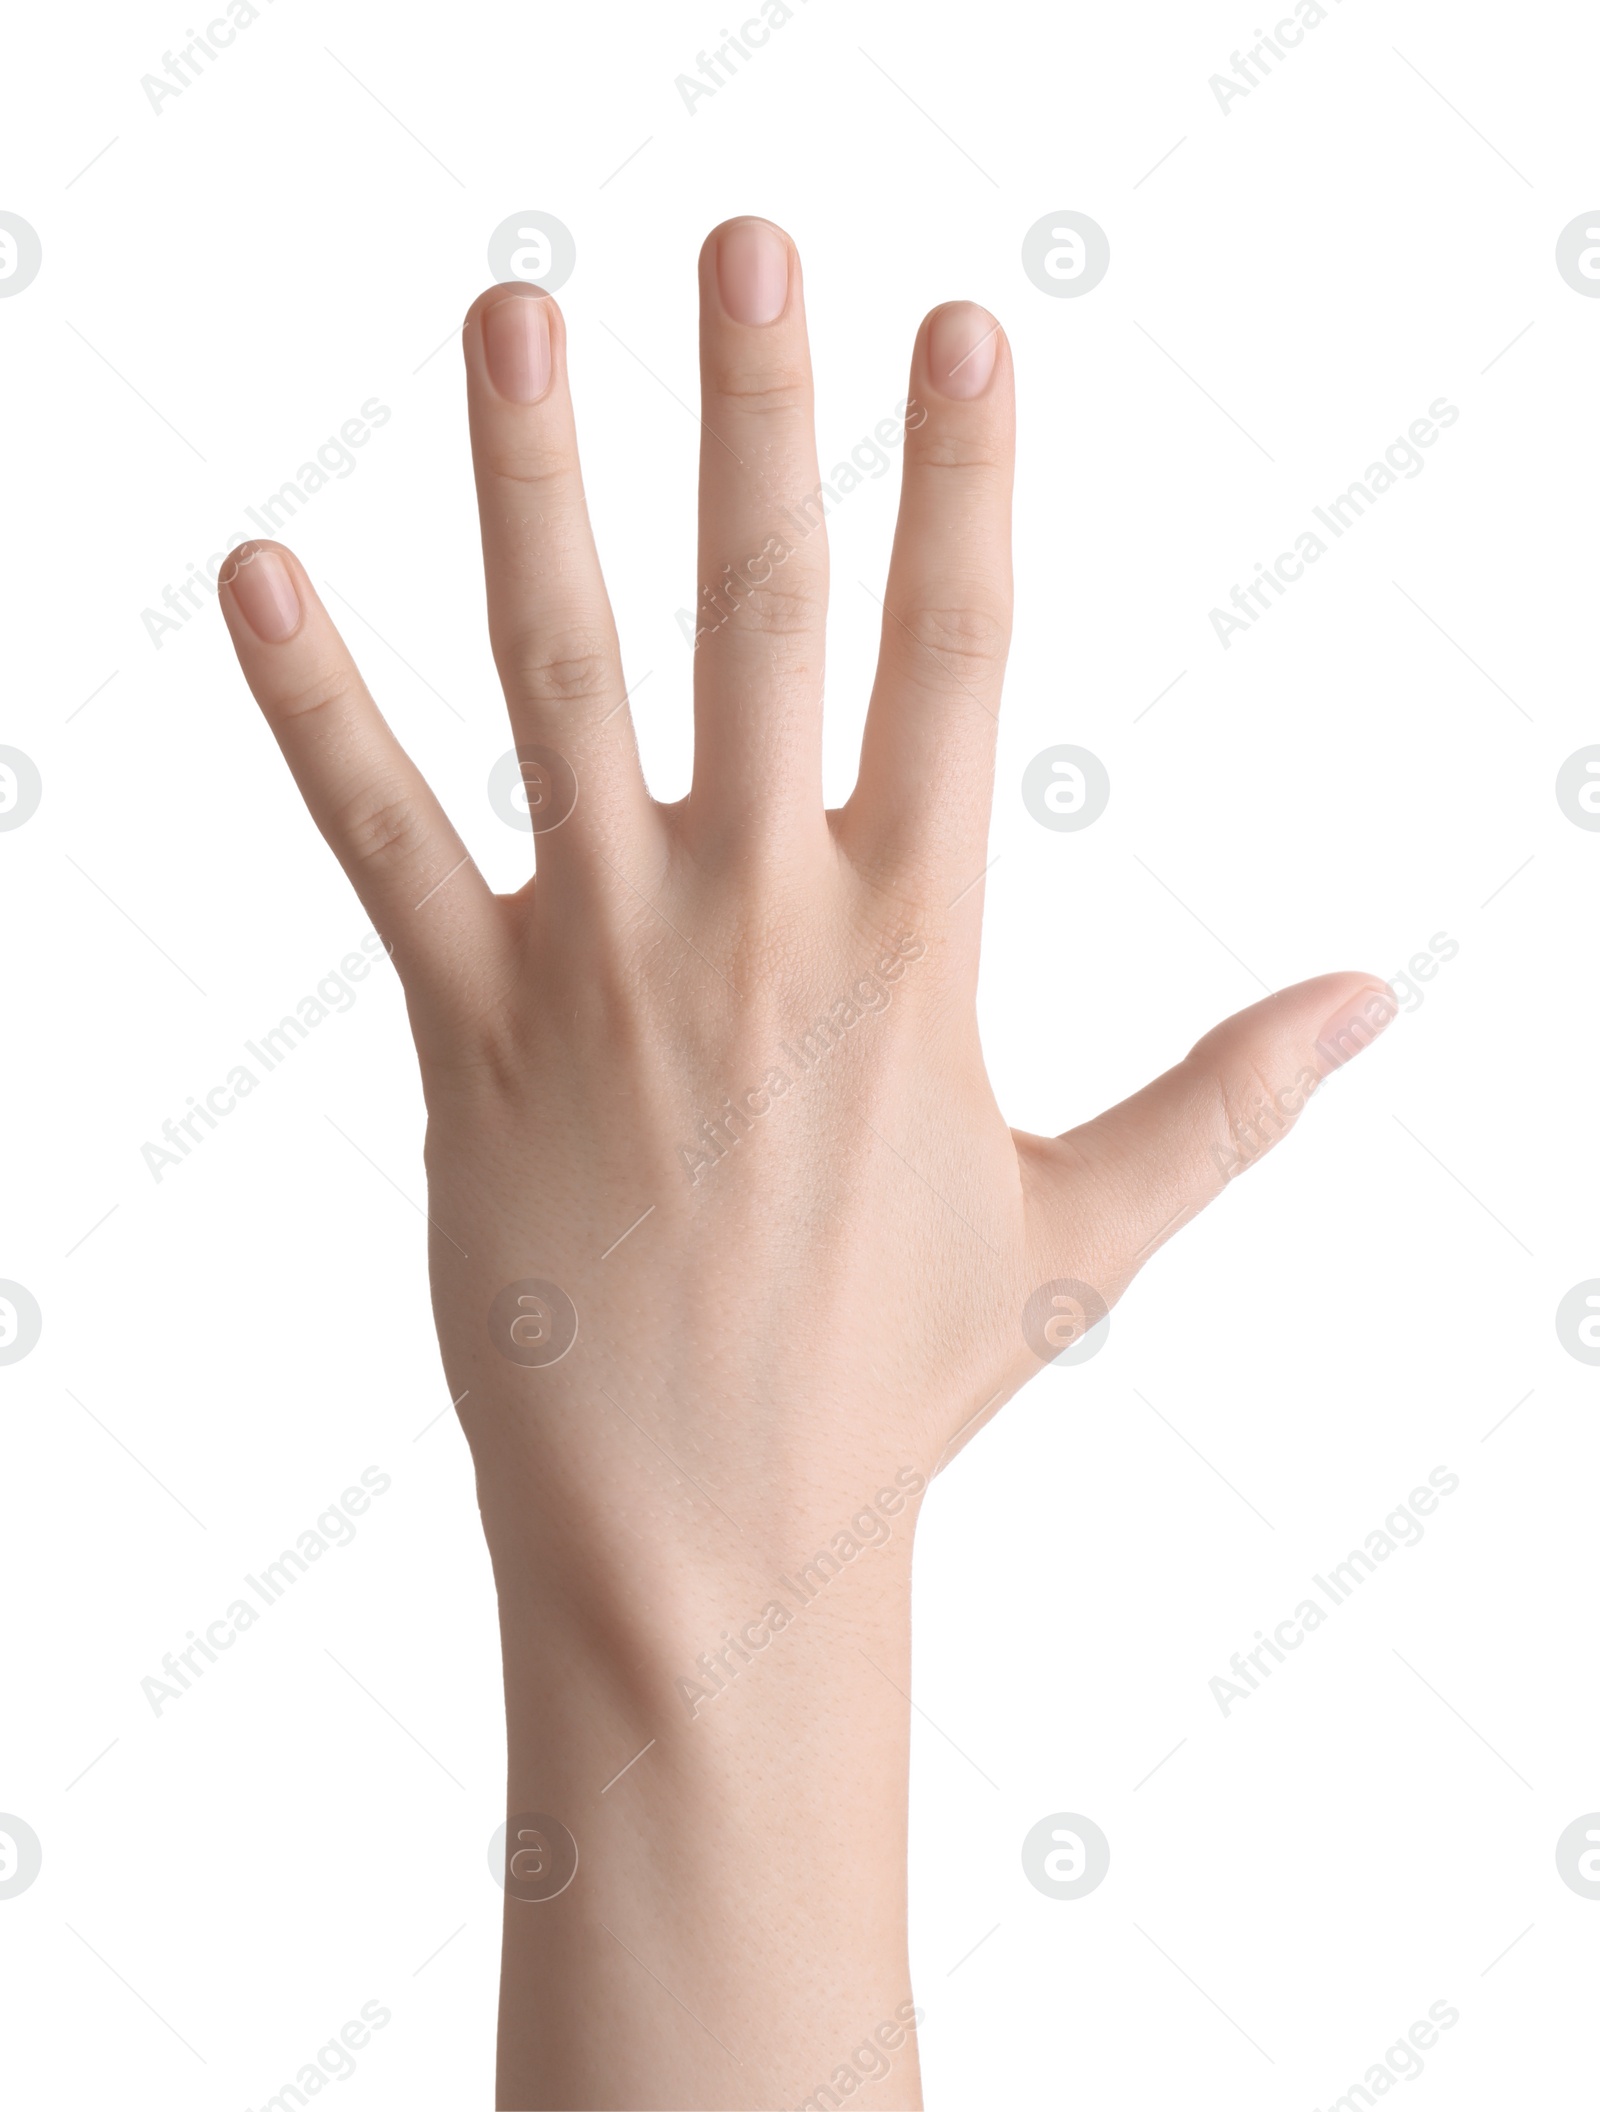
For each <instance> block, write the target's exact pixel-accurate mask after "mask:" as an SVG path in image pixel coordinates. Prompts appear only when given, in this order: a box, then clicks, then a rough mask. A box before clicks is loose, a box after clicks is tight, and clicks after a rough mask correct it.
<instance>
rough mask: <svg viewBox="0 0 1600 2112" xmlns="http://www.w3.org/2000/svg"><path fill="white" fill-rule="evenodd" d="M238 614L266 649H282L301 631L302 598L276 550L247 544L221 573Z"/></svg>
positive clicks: (261, 545) (260, 545)
mask: <svg viewBox="0 0 1600 2112" xmlns="http://www.w3.org/2000/svg"><path fill="white" fill-rule="evenodd" d="M222 581H223V584H224V585H226V586H229V587H231V588H232V589H233V598H234V600H235V601H236V602H237V603H238V605H239V613H240V615H241V616H243V618H244V620H245V622H246V623H247V624H249V626H250V628H251V630H253V631H254V632H255V634H256V636H257V637H258V638H259V639H261V640H262V642H263V643H264V644H266V645H281V644H282V643H283V641H284V640H285V638H292V637H293V636H294V634H295V632H296V631H297V630H299V628H300V596H299V595H298V594H297V593H296V591H295V584H294V577H293V575H292V574H291V572H290V570H289V567H288V566H287V565H286V564H285V563H284V561H283V559H282V558H281V557H280V556H279V555H278V553H277V551H276V550H268V549H267V548H266V547H265V546H264V545H263V544H261V543H246V544H245V545H244V547H243V548H242V549H241V550H239V551H237V552H236V553H235V554H234V556H233V557H232V558H230V559H229V561H228V564H227V565H226V566H225V567H224V568H223V572H222Z"/></svg>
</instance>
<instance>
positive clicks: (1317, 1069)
mask: <svg viewBox="0 0 1600 2112" xmlns="http://www.w3.org/2000/svg"><path fill="white" fill-rule="evenodd" d="M1397 1009H1398V1007H1397V1005H1396V1003H1395V998H1394V993H1393V992H1392V991H1391V990H1390V989H1389V988H1388V986H1387V985H1386V984H1384V983H1382V982H1380V981H1379V980H1378V979H1377V978H1376V977H1375V976H1370V975H1319V976H1317V977H1315V978H1313V980H1312V981H1310V982H1307V983H1295V984H1293V985H1292V986H1291V987H1290V988H1289V989H1287V990H1280V991H1279V992H1278V993H1277V994H1276V995H1275V996H1273V997H1268V998H1263V999H1262V1001H1261V1003H1260V1004H1257V1005H1251V1006H1249V1007H1248V1008H1247V1009H1246V1010H1245V1011H1243V1012H1236V1013H1235V1014H1234V1015H1233V1017H1232V1018H1231V1019H1225V1020H1224V1021H1223V1022H1222V1024H1221V1025H1220V1026H1218V1027H1213V1028H1212V1030H1211V1032H1210V1033H1209V1034H1207V1035H1205V1036H1204V1037H1203V1038H1202V1039H1201V1040H1200V1041H1197V1042H1196V1043H1195V1045H1194V1047H1193V1048H1192V1049H1191V1050H1190V1051H1189V1053H1188V1055H1187V1056H1186V1057H1185V1058H1184V1059H1183V1061H1182V1062H1181V1063H1179V1064H1177V1065H1175V1066H1174V1067H1173V1069H1171V1070H1170V1071H1167V1072H1164V1073H1163V1075H1162V1076H1161V1077H1159V1078H1156V1079H1153V1080H1152V1081H1151V1083H1150V1084H1149V1085H1147V1086H1145V1087H1144V1088H1143V1090H1142V1091H1140V1092H1137V1093H1135V1094H1134V1095H1133V1097H1132V1098H1131V1099H1128V1100H1124V1101H1121V1102H1120V1103H1119V1104H1118V1105H1117V1106H1116V1107H1112V1108H1108V1109H1107V1110H1106V1112H1105V1113H1104V1114H1102V1115H1096V1116H1095V1117H1094V1119H1093V1121H1091V1122H1085V1123H1083V1124H1082V1125H1081V1126H1080V1127H1079V1128H1077V1129H1074V1130H1069V1131H1068V1133H1067V1134H1066V1135H1065V1136H1063V1137H1055V1138H1049V1139H1046V1138H1031V1139H1021V1140H1019V1143H1020V1145H1021V1146H1022V1149H1023V1153H1024V1158H1025V1160H1026V1162H1027V1163H1028V1165H1029V1168H1030V1171H1031V1172H1032V1173H1034V1174H1035V1175H1036V1177H1037V1178H1036V1182H1035V1184H1034V1199H1035V1201H1036V1203H1037V1207H1038V1212H1039V1230H1038V1238H1039V1254H1040V1260H1041V1265H1042V1266H1045V1267H1047V1268H1049V1269H1051V1270H1053V1271H1054V1273H1056V1274H1072V1275H1075V1276H1077V1277H1079V1278H1081V1279H1082V1280H1084V1281H1086V1282H1088V1283H1090V1284H1092V1285H1094V1286H1095V1287H1096V1288H1097V1289H1098V1290H1099V1291H1100V1292H1101V1293H1102V1295H1103V1296H1104V1297H1105V1299H1106V1301H1107V1303H1108V1304H1109V1303H1110V1302H1111V1301H1113V1300H1114V1299H1115V1298H1117V1297H1118V1296H1119V1295H1120V1294H1121V1292H1122V1291H1123V1290H1124V1289H1126V1287H1127V1285H1128V1284H1129V1282H1131V1280H1132V1279H1133V1277H1134V1276H1136V1275H1137V1274H1138V1272H1139V1270H1140V1269H1141V1268H1142V1267H1143V1266H1144V1264H1145V1263H1146V1262H1147V1261H1148V1260H1149V1259H1150V1257H1151V1255H1152V1254H1154V1253H1155V1252H1156V1250H1157V1248H1158V1247H1160V1246H1162V1245H1163V1244H1164V1243H1165V1242H1166V1241H1167V1240H1168V1239H1170V1238H1171V1237H1172V1235H1173V1233H1174V1232H1176V1231H1177V1230H1178V1229H1179V1227H1180V1226H1182V1225H1183V1224H1185V1223H1187V1221H1188V1220H1189V1219H1190V1218H1191V1217H1194V1216H1195V1215H1196V1214H1197V1213H1198V1212H1199V1211H1201V1210H1203V1209H1204V1208H1205V1206H1206V1204H1207V1203H1209V1202H1212V1201H1213V1200H1214V1199H1215V1198H1216V1197H1217V1196H1219V1195H1220V1194H1221V1193H1222V1191H1223V1189H1224V1188H1225V1187H1226V1186H1227V1185H1228V1183H1229V1182H1230V1181H1231V1180H1232V1179H1233V1177H1234V1176H1235V1174H1239V1173H1243V1172H1245V1171H1246V1170H1247V1169H1248V1168H1249V1167H1251V1166H1253V1165H1255V1164H1256V1162H1257V1160H1259V1159H1261V1158H1263V1157H1264V1156H1265V1155H1266V1153H1267V1152H1269V1151H1270V1150H1271V1149H1272V1147H1273V1145H1274V1144H1276V1143H1277V1142H1278V1141H1279V1139H1280V1138H1282V1137H1285V1136H1287V1135H1288V1133H1289V1131H1290V1130H1291V1129H1292V1128H1293V1127H1294V1125H1295V1123H1296V1121H1297V1120H1298V1119H1299V1116H1300V1112H1301V1110H1302V1109H1303V1108H1304V1106H1305V1104H1306V1102H1307V1101H1308V1100H1309V1099H1310V1097H1311V1095H1312V1094H1313V1093H1314V1092H1315V1091H1316V1089H1317V1087H1318V1086H1319V1085H1320V1084H1321V1083H1322V1082H1323V1080H1324V1079H1325V1078H1328V1077H1330V1076H1331V1075H1332V1073H1333V1072H1334V1071H1336V1070H1338V1069H1339V1068H1340V1066H1341V1065H1343V1064H1345V1063H1348V1062H1349V1061H1350V1059H1351V1058H1352V1057H1353V1056H1357V1055H1359V1054H1360V1053H1361V1051H1362V1050H1363V1049H1364V1048H1367V1047H1369V1046H1370V1044H1371V1043H1372V1042H1374V1041H1375V1040H1376V1039H1377V1037H1378V1036H1379V1035H1380V1034H1381V1033H1382V1032H1383V1030H1384V1028H1385V1027H1386V1026H1387V1025H1388V1024H1389V1022H1390V1020H1391V1019H1393V1018H1394V1016H1395V1013H1396V1011H1397Z"/></svg>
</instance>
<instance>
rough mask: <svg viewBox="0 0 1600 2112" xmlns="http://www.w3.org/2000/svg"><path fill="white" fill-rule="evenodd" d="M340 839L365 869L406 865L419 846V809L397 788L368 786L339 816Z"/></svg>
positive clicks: (352, 856)
mask: <svg viewBox="0 0 1600 2112" xmlns="http://www.w3.org/2000/svg"><path fill="white" fill-rule="evenodd" d="M338 840H339V841H340V842H341V843H342V844H343V845H344V847H345V850H346V852H347V854H348V856H349V858H350V859H351V861H352V862H353V863H354V864H356V865H358V866H361V867H363V868H365V869H369V870H370V869H372V868H374V867H381V866H386V865H396V864H403V863H405V862H406V861H407V860H408V859H410V858H411V857H412V856H413V855H414V853H415V852H416V851H417V849H418V848H419V847H420V840H421V829H420V826H419V824H418V821H417V814H416V809H415V807H414V806H413V805H412V803H411V801H410V800H409V799H407V798H406V796H405V795H404V793H403V792H401V791H400V789H399V788H398V787H397V786H395V785H372V786H368V787H366V788H365V789H364V790H363V791H362V792H361V794H360V796H359V797H358V798H356V799H352V800H351V801H349V802H348V804H347V805H346V807H345V809H344V811H343V813H342V814H341V815H340V816H339V820H338Z"/></svg>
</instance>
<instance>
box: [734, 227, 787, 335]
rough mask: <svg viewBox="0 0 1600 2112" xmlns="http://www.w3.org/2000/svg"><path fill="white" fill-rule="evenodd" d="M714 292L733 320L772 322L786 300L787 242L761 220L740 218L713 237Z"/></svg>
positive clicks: (776, 318)
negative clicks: (714, 248) (714, 242)
mask: <svg viewBox="0 0 1600 2112" xmlns="http://www.w3.org/2000/svg"><path fill="white" fill-rule="evenodd" d="M717 291H718V292H719V293H720V294H721V296H722V305H723V307H724V308H725V309H726V310H727V311H728V314H729V315H730V316H731V317H732V318H733V320H734V321H735V322H736V323H775V322H776V321H777V320H778V317H779V316H780V315H782V313H783V311H784V308H785V307H786V306H787V304H788V300H789V245H788V243H787V242H786V241H785V240H784V239H783V237H782V235H780V234H779V232H778V230H777V229H776V228H775V227H769V226H768V225H767V223H766V221H765V220H740V221H736V222H735V224H734V225H733V226H732V227H728V228H724V229H723V231H722V233H721V235H720V236H718V238H717Z"/></svg>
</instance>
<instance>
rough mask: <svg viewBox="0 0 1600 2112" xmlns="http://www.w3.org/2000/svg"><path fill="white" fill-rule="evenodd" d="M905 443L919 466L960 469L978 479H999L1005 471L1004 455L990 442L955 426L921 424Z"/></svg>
mask: <svg viewBox="0 0 1600 2112" xmlns="http://www.w3.org/2000/svg"><path fill="white" fill-rule="evenodd" d="M906 446H907V450H908V452H909V453H910V455H911V458H912V460H913V462H914V463H915V465H916V467H917V468H918V469H931V470H935V471H938V470H947V469H954V470H959V471H962V472H963V473H965V474H966V475H968V476H970V477H972V478H974V479H975V480H977V481H980V482H981V481H982V480H983V479H984V478H985V477H991V476H992V477H995V478H998V477H1000V476H1002V475H1003V474H1004V473H1005V470H1006V458H1005V456H1004V455H1003V454H1002V453H1001V452H1000V450H999V449H998V448H997V447H995V446H994V444H993V443H992V442H990V441H986V440H984V439H983V438H981V437H980V436H978V435H977V434H974V433H966V432H962V431H960V430H958V429H957V430H951V429H948V428H947V429H945V430H938V429H936V428H934V427H933V426H931V425H929V426H924V427H923V428H922V430H921V431H920V432H917V433H914V434H913V435H912V436H911V437H910V439H909V440H908V441H907V443H906Z"/></svg>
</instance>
